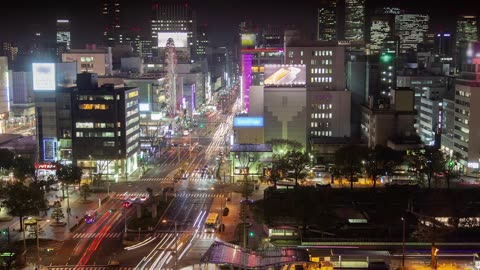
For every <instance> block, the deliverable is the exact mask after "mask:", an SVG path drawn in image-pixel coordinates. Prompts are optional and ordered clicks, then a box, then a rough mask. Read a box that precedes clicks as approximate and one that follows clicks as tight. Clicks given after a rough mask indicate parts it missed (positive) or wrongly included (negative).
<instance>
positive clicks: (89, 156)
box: [88, 155, 93, 183]
mask: <svg viewBox="0 0 480 270" xmlns="http://www.w3.org/2000/svg"><path fill="white" fill-rule="evenodd" d="M88 158H89V159H90V166H89V167H90V183H93V175H92V155H88Z"/></svg>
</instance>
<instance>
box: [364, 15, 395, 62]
mask: <svg viewBox="0 0 480 270" xmlns="http://www.w3.org/2000/svg"><path fill="white" fill-rule="evenodd" d="M394 27H395V24H394V18H393V16H389V15H382V16H379V15H377V16H373V17H372V19H371V24H370V29H369V30H370V42H369V44H368V45H369V46H368V48H369V54H379V53H380V51H381V50H382V49H384V44H385V41H386V40H388V39H391V38H392V37H393V33H394V31H393V30H394Z"/></svg>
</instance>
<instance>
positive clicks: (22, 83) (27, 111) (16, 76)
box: [9, 70, 35, 123]
mask: <svg viewBox="0 0 480 270" xmlns="http://www.w3.org/2000/svg"><path fill="white" fill-rule="evenodd" d="M9 82H10V93H9V96H10V111H11V114H12V115H11V116H10V118H12V117H14V118H21V120H20V119H18V120H19V122H26V123H33V120H34V118H35V107H34V103H33V102H34V96H33V80H32V72H25V71H11V70H10V71H9ZM15 121H17V119H15Z"/></svg>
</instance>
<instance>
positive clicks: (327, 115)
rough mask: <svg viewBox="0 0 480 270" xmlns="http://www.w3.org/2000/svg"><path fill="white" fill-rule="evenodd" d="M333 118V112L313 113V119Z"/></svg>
mask: <svg viewBox="0 0 480 270" xmlns="http://www.w3.org/2000/svg"><path fill="white" fill-rule="evenodd" d="M325 118H327V119H331V118H332V113H312V119H325Z"/></svg>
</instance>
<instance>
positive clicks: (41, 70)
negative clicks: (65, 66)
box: [32, 63, 56, 91]
mask: <svg viewBox="0 0 480 270" xmlns="http://www.w3.org/2000/svg"><path fill="white" fill-rule="evenodd" d="M32 72H33V90H35V91H48V90H55V85H56V84H55V64H54V63H33V64H32Z"/></svg>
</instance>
